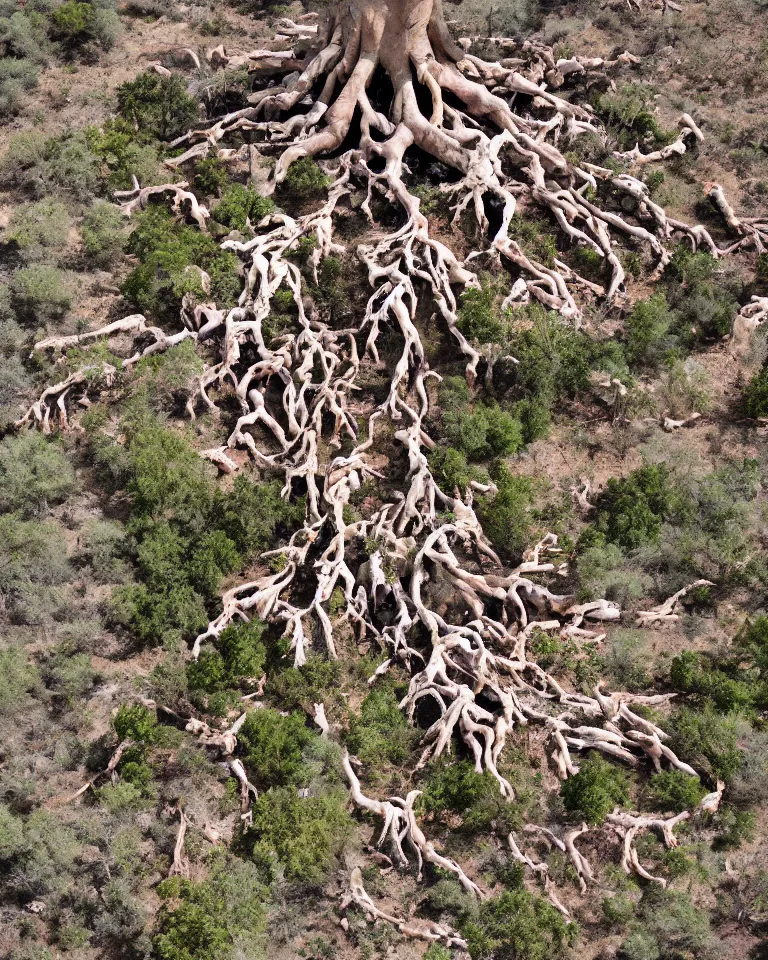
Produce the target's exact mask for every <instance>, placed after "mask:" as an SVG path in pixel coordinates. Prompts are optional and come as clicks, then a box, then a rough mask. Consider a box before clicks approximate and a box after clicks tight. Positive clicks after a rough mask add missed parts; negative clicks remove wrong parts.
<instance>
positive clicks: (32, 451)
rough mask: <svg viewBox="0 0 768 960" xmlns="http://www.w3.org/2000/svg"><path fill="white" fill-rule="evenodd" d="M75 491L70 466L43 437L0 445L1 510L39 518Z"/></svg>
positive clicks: (25, 436)
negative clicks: (38, 516)
mask: <svg viewBox="0 0 768 960" xmlns="http://www.w3.org/2000/svg"><path fill="white" fill-rule="evenodd" d="M76 489H77V482H76V480H75V472H74V470H73V469H72V464H71V462H70V461H69V460H68V458H67V457H66V456H65V455H64V453H63V452H62V451H61V449H60V447H59V446H58V444H56V443H54V442H52V441H51V440H48V439H47V438H46V437H44V436H43V435H42V434H39V433H33V432H29V433H22V434H20V435H19V436H17V437H8V438H6V439H5V440H3V441H2V442H0V509H2V510H15V511H19V512H20V513H21V514H22V515H24V516H35V515H40V514H43V513H45V512H46V511H47V510H48V508H49V507H50V506H53V505H55V504H57V503H61V502H63V501H64V500H66V499H67V497H69V496H70V495H71V494H72V493H74V491H75V490H76Z"/></svg>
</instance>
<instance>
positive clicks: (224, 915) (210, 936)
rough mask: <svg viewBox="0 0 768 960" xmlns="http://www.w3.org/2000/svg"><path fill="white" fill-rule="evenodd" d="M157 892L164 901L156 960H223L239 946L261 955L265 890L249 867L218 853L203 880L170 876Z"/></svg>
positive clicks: (265, 917) (155, 950)
mask: <svg viewBox="0 0 768 960" xmlns="http://www.w3.org/2000/svg"><path fill="white" fill-rule="evenodd" d="M157 892H158V894H159V895H160V896H161V897H162V898H163V900H165V901H166V905H165V906H164V907H163V908H162V910H161V912H160V916H159V921H158V933H157V935H156V936H155V938H154V941H153V947H154V956H156V957H157V958H158V960H221V958H222V957H229V956H232V955H233V954H234V953H237V952H239V951H240V948H241V947H242V948H243V949H244V950H245V949H247V952H249V953H252V951H253V950H254V949H255V950H257V951H258V952H259V953H260V952H261V950H260V948H261V947H262V946H263V945H264V941H263V938H264V932H265V929H266V920H267V901H268V900H269V891H268V890H267V889H266V887H265V886H264V884H263V883H262V882H261V879H260V878H259V876H258V873H257V871H256V870H255V868H254V867H253V865H252V864H249V863H247V862H243V861H242V860H239V859H238V858H236V857H233V856H230V855H228V854H226V853H220V854H217V855H216V857H215V858H214V859H213V862H212V864H211V869H210V872H209V875H208V877H207V878H206V879H205V880H203V881H201V882H197V883H193V882H190V881H189V880H184V879H182V878H181V877H171V878H170V879H168V880H163V882H162V883H160V884H159V885H158V888H157ZM246 944H247V948H246V947H245V945H246Z"/></svg>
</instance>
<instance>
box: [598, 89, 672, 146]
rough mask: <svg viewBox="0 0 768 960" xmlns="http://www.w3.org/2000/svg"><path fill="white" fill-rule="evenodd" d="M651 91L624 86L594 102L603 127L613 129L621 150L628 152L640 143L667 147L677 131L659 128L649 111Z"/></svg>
mask: <svg viewBox="0 0 768 960" xmlns="http://www.w3.org/2000/svg"><path fill="white" fill-rule="evenodd" d="M652 102H653V90H652V88H651V87H648V86H646V85H645V84H641V83H625V84H623V85H622V86H620V87H619V88H618V90H616V91H615V92H613V93H606V94H602V95H600V96H598V97H597V99H596V104H595V106H596V108H597V111H598V113H599V114H600V116H601V117H602V118H603V120H604V121H605V123H606V124H608V125H609V126H611V127H612V128H613V131H614V133H615V134H616V135H617V136H618V139H619V143H620V144H621V146H622V148H624V149H626V150H631V149H632V148H633V147H634V146H635V145H636V144H637V142H638V140H640V141H641V142H650V143H651V144H654V145H659V146H661V145H663V144H666V143H669V142H670V141H671V140H672V139H673V138H674V136H675V133H676V131H672V132H668V131H666V130H663V129H662V128H661V127H660V126H659V122H658V120H657V119H656V116H655V115H654V113H653V112H652V110H651V104H652Z"/></svg>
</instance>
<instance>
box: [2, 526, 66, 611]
mask: <svg viewBox="0 0 768 960" xmlns="http://www.w3.org/2000/svg"><path fill="white" fill-rule="evenodd" d="M69 575H70V568H69V564H68V562H67V546H66V542H65V540H64V536H63V533H62V529H61V527H60V526H59V525H58V524H56V523H51V522H48V523H40V522H39V521H37V520H28V521H25V520H21V519H19V517H17V516H15V515H13V514H7V515H5V516H0V594H1V595H2V596H3V599H4V603H5V608H6V611H7V613H8V614H9V615H10V616H11V617H12V618H13V619H14V620H15V621H16V622H18V623H28V624H37V623H41V622H43V621H44V620H45V619H46V616H47V615H48V614H49V613H52V612H53V611H55V610H56V609H57V608H58V606H59V605H60V604H61V603H62V599H63V598H62V595H61V591H60V590H58V589H57V588H58V587H59V586H60V585H61V584H62V583H64V582H65V581H66V580H67V579H68V577H69ZM43 588H44V589H43Z"/></svg>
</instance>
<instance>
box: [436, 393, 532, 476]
mask: <svg viewBox="0 0 768 960" xmlns="http://www.w3.org/2000/svg"><path fill="white" fill-rule="evenodd" d="M440 407H441V409H442V415H443V424H444V426H445V432H446V435H447V437H448V442H449V443H450V444H451V446H452V447H453V448H455V449H457V450H459V451H460V452H461V453H463V454H465V456H466V457H467V459H469V460H487V459H489V458H490V457H504V456H507V455H508V454H510V453H516V452H517V451H518V450H519V449H520V448H521V447H522V445H523V428H522V425H521V424H520V421H519V420H517V419H516V418H515V417H514V416H513V415H512V414H511V413H508V412H507V411H506V410H502V409H501V408H500V407H498V406H491V405H489V404H485V403H479V402H476V403H474V404H472V405H471V406H470V396H469V389H468V387H467V384H466V381H465V380H463V379H462V378H460V377H449V378H448V379H447V380H446V381H445V382H444V384H443V385H442V387H441V389H440Z"/></svg>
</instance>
